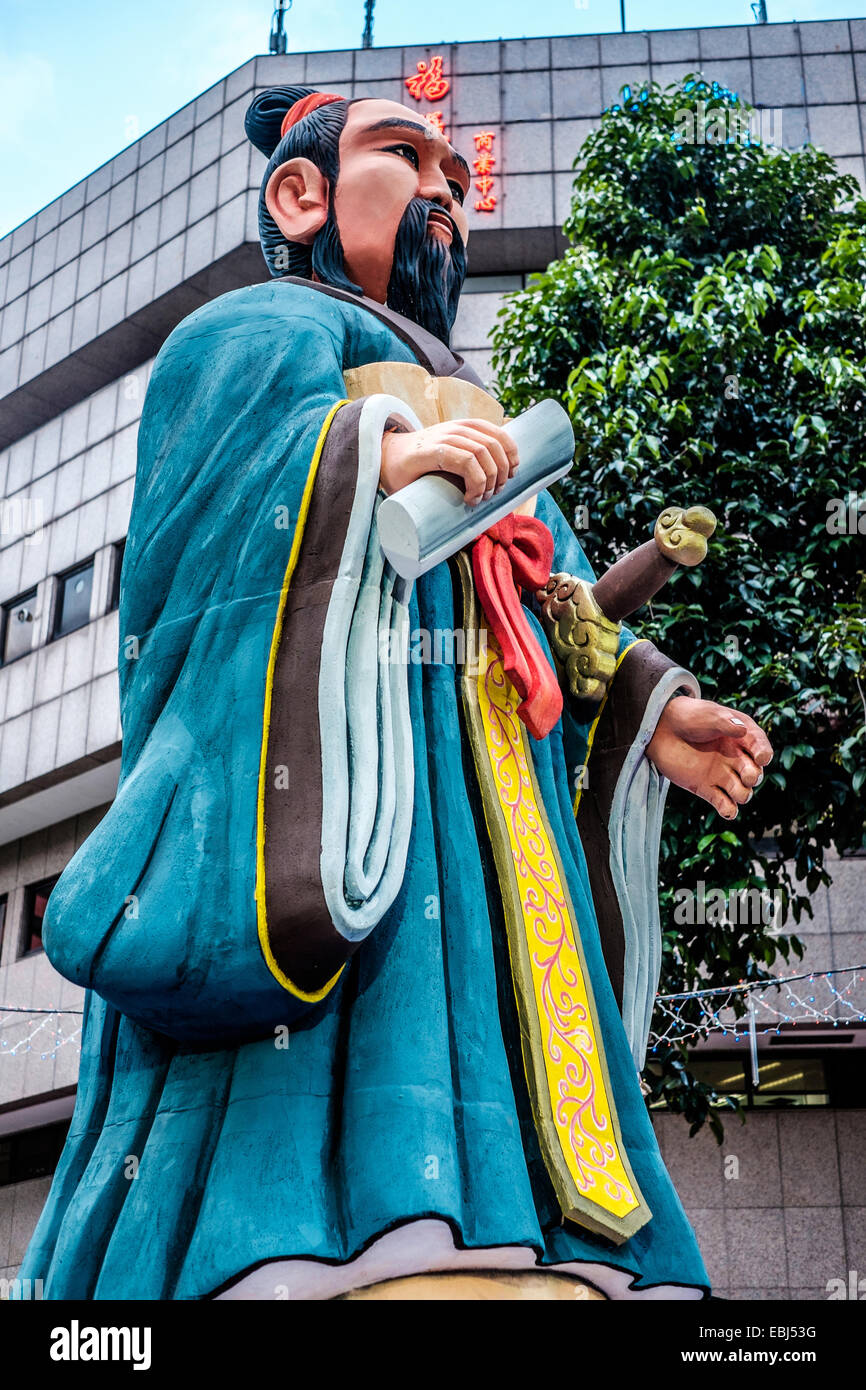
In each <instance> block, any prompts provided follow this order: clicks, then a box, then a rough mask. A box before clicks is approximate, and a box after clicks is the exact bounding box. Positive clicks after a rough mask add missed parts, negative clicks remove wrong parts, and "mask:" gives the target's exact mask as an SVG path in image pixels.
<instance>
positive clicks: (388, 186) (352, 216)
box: [334, 99, 471, 304]
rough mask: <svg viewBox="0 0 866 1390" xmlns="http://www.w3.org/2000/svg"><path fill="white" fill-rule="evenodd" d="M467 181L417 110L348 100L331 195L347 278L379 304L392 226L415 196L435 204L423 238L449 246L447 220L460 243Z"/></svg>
mask: <svg viewBox="0 0 866 1390" xmlns="http://www.w3.org/2000/svg"><path fill="white" fill-rule="evenodd" d="M470 184H471V177H470V173H469V169H468V167H467V165H466V162H465V160H463V159H462V158H461V156H460V155H458V154H457V152H456V150H454V149H453V148H452V146H451V145H450V144H449V143H448V141H447V140H446V139H445V137H444V136H443V135H441V134H440V133H439V131H437V130H436V129H435V128H434V127H433V126H431V125H429V124H428V123H427V122H426V121H424V120H421V119H419V117H418V114H417V112H414V111H410V110H409V108H408V107H406V106H401V105H400V104H399V103H398V102H395V101H379V100H374V99H371V100H368V101H359V102H356V103H355V104H354V105H352V106H350V107H349V111H348V115H347V117H346V124H345V126H344V128H343V131H342V134H341V136H340V175H339V178H338V180H337V187H336V190H335V193H334V212H335V216H336V220H337V226H338V228H339V232H340V240H341V242H342V246H343V258H344V264H345V268H346V273H347V275H348V276H349V278H350V279H351V280H354V281H355V282H356V283H357V284H359V285H361V286H362V288H363V290H364V293H365V294H366V295H368V296H369V297H370V298H371V299H376V300H378V301H379V302H380V303H383V304H384V302H385V300H386V297H387V292H388V284H389V280H390V276H391V266H392V263H393V259H394V245H395V241H396V238H397V229H398V227H399V225H400V222H401V220H402V218H403V215H404V213H405V212H406V209H407V207H408V205H409V203H410V202H411V200H412V199H413V198H425V199H428V200H429V201H430V202H432V203H435V204H436V205H437V207H436V209H434V210H433V211H431V212H430V214H429V217H428V221H427V232H426V234H427V236H429V237H432V238H435V239H437V240H438V241H440V242H441V243H444V245H445V246H450V245H451V242H452V230H451V221H452V220H453V223H454V225H455V226H456V228H457V230H458V232H459V234H460V236H461V237H462V239H463V242H464V243H465V242H466V240H467V238H468V235H469V227H468V224H467V220H466V213H465V211H464V208H463V203H464V199H465V198H466V196H467V195H468V193H469V188H470ZM440 209H441V211H440Z"/></svg>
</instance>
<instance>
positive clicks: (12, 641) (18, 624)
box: [2, 589, 36, 666]
mask: <svg viewBox="0 0 866 1390" xmlns="http://www.w3.org/2000/svg"><path fill="white" fill-rule="evenodd" d="M35 609H36V590H35V589H30V591H29V592H28V593H26V594H22V595H21V597H20V598H16V599H13V600H12V602H11V603H4V605H3V632H2V642H3V665H4V666H5V665H6V663H7V662H8V661H14V660H15V659H16V657H19V656H26V655H27V653H28V652H29V651H30V650H31V648H32V646H33V618H34V616H35Z"/></svg>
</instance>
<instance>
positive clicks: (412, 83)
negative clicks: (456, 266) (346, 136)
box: [405, 55, 497, 212]
mask: <svg viewBox="0 0 866 1390" xmlns="http://www.w3.org/2000/svg"><path fill="white" fill-rule="evenodd" d="M442 64H443V59H442V58H441V57H439V56H438V55H437V56H436V57H431V58H430V61H429V62H426V61H425V60H424V59H420V60H419V61H418V63H416V65H415V66H416V67H417V69H418V70H417V72H415V73H413V74H412V76H411V77H407V78H406V79H405V85H406V87H407V88H408V90H409V92H410V93H411V95H412V96H413V97H414V98H415V100H416V101H419V102H420V101H425V100H426V101H432V102H436V101H441V99H442V97H444V96H446V95H447V93H448V92H449V91H450V90H451V83H450V82H449V81H448V78H447V77H446V76H445V73H444V72H443V70H442ZM422 114H423V116H424V119H425V121H429V122H430V124H431V125H432V126H433V127H434V128H435V129H436V130H438V131H439V133H440V134H441V135H447V132H446V130H445V117H444V116H443V114H442V112H441V111H425V112H423V113H422ZM472 139H473V141H474V142H475V159H474V160H473V168H474V170H475V173H476V176H477V177H476V179H475V187H476V189H477V190H478V192H479V193H480V194H481V197H480V198H476V200H475V211H476V212H493V211H495V208H496V200H497V195H496V193H495V192H494V188H495V186H496V175H495V173H494V166H495V164H496V159H495V157H494V154H493V142H494V140H495V139H496V136H495V134H494V132H493V131H492V130H478V131H476V132H475V134H474V135H473V136H472Z"/></svg>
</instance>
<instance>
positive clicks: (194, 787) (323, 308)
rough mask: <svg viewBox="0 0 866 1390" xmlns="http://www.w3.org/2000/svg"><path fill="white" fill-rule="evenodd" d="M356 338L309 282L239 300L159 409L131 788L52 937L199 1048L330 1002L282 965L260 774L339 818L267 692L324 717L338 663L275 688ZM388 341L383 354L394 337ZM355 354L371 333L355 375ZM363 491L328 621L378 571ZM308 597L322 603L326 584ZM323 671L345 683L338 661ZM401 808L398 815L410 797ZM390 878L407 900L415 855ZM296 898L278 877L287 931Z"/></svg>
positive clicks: (131, 692)
mask: <svg viewBox="0 0 866 1390" xmlns="http://www.w3.org/2000/svg"><path fill="white" fill-rule="evenodd" d="M349 325H350V326H349V327H347V318H346V315H345V313H344V311H343V310H342V306H341V305H338V304H337V303H335V302H334V301H332V300H330V299H328V298H327V297H326V296H322V295H317V294H316V293H315V291H313V290H307V289H305V288H302V287H295V286H292V287H289V286H285V285H275V284H271V285H263V286H254V287H252V288H250V289H248V290H241V291H237V292H236V293H234V294H231V295H227V296H223V297H222V298H221V299H218V300H215V301H213V302H212V303H210V304H208V305H206V306H204V307H203V308H202V309H200V310H198V311H197V312H196V313H194V314H192V315H191V316H190V317H189V318H188V319H186V320H185V321H184V322H183V323H182V324H181V325H180V326H179V328H177V329H176V330H175V332H174V333H172V335H171V336H170V338H169V339H168V340H167V342H166V343H165V345H164V347H163V349H162V351H161V352H160V354H159V356H158V358H157V361H156V364H155V367H154V371H153V375H152V379H151V382H150V386H149V389H148V394H147V398H146V401H145V407H144V412H143V416H142V422H141V428H140V432H139V458H138V469H137V476H136V486H135V495H134V500H133V507H132V515H131V520H130V526H129V535H128V539H127V545H126V552H125V557H124V566H123V574H122V582H121V604H120V652H119V675H120V693H121V716H122V725H123V761H122V769H121V778H120V784H119V788H118V794H117V797H116V799H115V801H114V803H113V805H112V806H111V808H110V810H109V811H108V813H107V814H106V816H105V817H104V818H103V820H102V821H101V822H100V824H99V825H98V826H97V828H96V829H95V831H94V832H93V834H92V835H91V836H90V837H89V839H88V840H87V841H86V842H85V844H84V845H83V846H82V847H81V849H80V850H79V851H78V853H77V854H76V855H75V856H74V858H73V859H72V860H71V861H70V863H69V865H68V866H67V868H66V870H65V871H64V873H63V875H62V876H61V878H60V880H59V882H58V884H57V885H56V887H55V889H54V891H53V892H52V895H51V899H50V903H49V907H48V912H47V916H46V921H45V927H44V939H45V947H46V951H47V953H48V955H49V958H50V959H51V961H52V963H53V964H54V965H55V966H56V967H57V969H58V970H59V971H60V972H61V973H62V974H64V975H66V976H67V977H68V978H70V979H72V980H74V981H75V982H76V983H79V984H82V985H85V986H88V987H91V988H93V989H94V990H95V991H97V992H98V993H99V994H100V995H101V996H102V997H103V998H105V999H106V1000H107V1001H108V1002H109V1003H111V1004H113V1005H115V1006H116V1007H117V1008H118V1009H119V1010H120V1011H121V1012H123V1013H124V1014H127V1015H128V1016H130V1017H131V1018H133V1019H134V1020H135V1021H136V1022H138V1023H140V1024H143V1025H144V1026H146V1027H149V1028H152V1029H155V1030H157V1031H159V1032H163V1033H167V1034H169V1035H170V1036H173V1037H176V1038H178V1039H181V1040H184V1041H193V1042H197V1043H201V1042H204V1043H221V1042H225V1041H227V1040H231V1039H234V1038H244V1037H252V1036H262V1035H264V1034H266V1033H267V1032H268V1031H271V1030H272V1029H273V1028H274V1027H276V1026H277V1025H279V1024H282V1023H286V1022H288V1023H292V1022H293V1021H294V1020H295V1019H296V1018H298V1017H300V1016H301V1015H303V1014H304V1013H305V1012H306V1011H308V1010H309V1009H310V1008H311V1007H312V1006H313V1005H314V1004H315V1002H316V1001H317V999H318V998H319V997H321V996H322V993H323V992H322V991H320V990H318V989H317V988H314V989H310V990H307V989H304V988H300V989H297V990H294V991H293V990H292V989H291V988H290V987H289V983H290V982H287V980H286V979H283V978H280V973H279V971H275V970H274V968H273V961H272V959H269V956H268V950H269V946H268V937H267V934H266V933H265V934H264V935H263V933H262V916H263V911H264V910H265V909H266V906H267V903H266V892H265V889H266V886H267V885H266V883H265V877H266V875H265V868H266V867H267V868H268V869H269V874H268V877H269V879H270V881H271V882H272V883H273V884H276V883H277V878H278V877H279V874H278V865H277V864H276V862H274V863H272V864H270V865H268V866H266V865H265V864H264V861H263V842H264V841H265V839H266V837H265V833H264V832H265V829H266V826H265V820H264V813H263V803H264V786H263V783H264V782H265V781H267V782H268V783H269V785H271V787H272V788H279V792H280V795H281V796H282V797H283V798H284V801H285V802H286V803H291V804H294V805H295V806H296V807H298V808H300V812H301V823H302V828H303V830H304V833H305V834H306V836H307V838H308V840H309V842H310V843H311V844H312V845H313V846H314V847H315V848H318V846H319V842H320V838H321V825H320V824H317V822H316V816H315V815H314V814H306V813H305V812H304V804H305V797H306V781H305V768H309V767H310V765H311V752H310V750H309V749H307V750H306V762H305V763H304V761H303V760H301V761H298V759H297V757H294V758H293V757H287V758H286V759H285V766H283V765H282V762H281V760H280V759H274V758H271V760H270V761H268V748H269V739H268V708H267V706H268V701H269V691H270V713H271V715H272V716H274V717H275V718H276V715H277V714H278V715H279V720H280V721H282V722H281V727H282V728H283V729H285V728H286V727H287V726H291V724H292V722H293V721H296V722H297V727H298V728H300V727H301V726H302V715H303V714H304V713H305V712H306V710H307V709H308V708H309V707H312V708H313V709H315V710H317V711H318V695H319V690H318V684H319V676H320V674H321V672H319V671H318V670H316V669H313V668H312V667H310V665H309V663H308V662H307V663H306V664H305V661H304V660H302V661H301V663H300V665H299V667H298V669H297V671H296V672H295V677H296V678H294V677H293V678H292V679H290V680H289V681H288V683H287V684H286V683H284V684H283V685H281V686H280V687H279V692H278V700H277V704H276V706H275V703H274V699H273V677H274V674H275V670H276V659H277V656H278V654H279V652H280V640H279V628H280V625H281V623H282V622H285V625H286V630H287V631H290V630H293V629H292V621H293V620H292V615H291V613H290V612H289V613H287V611H286V610H287V607H289V604H288V595H289V594H290V593H291V594H292V603H294V597H295V595H294V592H293V590H292V584H291V581H292V577H293V574H294V571H295V570H296V568H297V564H298V561H299V557H300V555H301V553H303V550H304V536H305V532H306V525H307V523H308V521H309V516H310V510H311V507H312V506H313V503H314V499H317V493H319V492H321V490H320V489H319V487H318V483H319V482H322V480H323V478H324V472H323V474H322V477H320V478H318V482H317V476H318V470H319V467H320V466H321V464H322V458H323V455H325V453H326V445H327V444H328V439H329V435H330V432H331V430H332V429H334V428H335V422H337V421H339V420H340V417H341V414H342V413H343V412H345V411H350V412H351V411H355V412H356V414H357V410H356V406H355V405H352V406H350V405H349V403H348V402H346V401H345V400H344V396H345V392H344V384H343V371H344V366H345V365H346V362H345V357H346V351H345V348H346V339H347V334H348V333H350V332H355V330H354V329H351V322H350V321H349ZM379 333H380V336H381V335H384V336H385V337H386V338H387V340H388V341H387V343H386V344H385V345H384V346H385V348H386V351H387V349H390V348H391V335H389V334H388V333H387V330H385V329H381V330H379ZM356 337H357V334H356ZM396 348H397V351H396V352H394V351H393V350H392V351H391V355H393V356H396V355H398V354H399V352H400V351H401V348H400V345H399V344H396ZM358 351H359V348H358V344H357V342H354V343H353V345H352V354H353V355H354V361H353V362H352V363H351V364H352V365H354V362H356V361H357V360H358ZM360 351H361V360H364V358H363V352H364V351H366V352H367V354H368V357H369V356H372V359H373V360H375V359H376V357H377V354H380V355H382V354H383V344H381V343H378V342H377V341H376V339H375V334H374V333H373V332H372V331H371V334H370V342H369V343H367V344H362V345H361V349H360ZM385 414H386V415H387V409H386V411H385ZM379 423H380V426H381V425H382V424H384V418H383V420H382V421H381V422H379ZM359 425H360V421H359V420H358V418H354V419H352V420H351V421H350V423H349V426H348V428H344V429H343V430H342V433H341V439H342V444H343V446H345V445H346V441H347V439H349V438H351V437H352V436H353V434H354V435H355V436H356V435H357V430H358V427H359ZM373 433H375V428H374V430H373ZM335 438H336V436H335ZM374 447H375V446H374V445H373V444H371V445H370V448H369V449H368V455H370V452H371V451H372V450H373V449H374ZM356 452H357V451H356ZM353 457H354V456H353V454H352V452H351V450H350V451H349V452H348V453H347V452H346V450H345V447H343V449H342V452H341V450H339V449H336V448H332V449H331V450H330V452H329V458H330V465H329V469H328V470H326V471H327V473H328V480H329V481H328V486H330V487H331V488H332V492H333V489H334V486H335V483H336V482H339V480H340V476H341V475H340V468H341V465H342V466H343V472H342V479H343V481H344V482H345V483H346V487H347V495H348V497H349V499H350V503H351V502H352V499H353V498H355V497H356V496H357V492H358V488H357V487H356V481H357V480H356V478H355V476H354V475H353V474H352V473H351V469H352V467H353ZM347 470H348V471H347ZM368 472H369V462H368ZM376 477H378V468H377V470H376ZM326 481H327V480H326ZM361 490H362V491H363V493H364V499H363V503H362V506H361V511H362V512H363V511H364V510H365V509H366V527H367V531H366V532H365V533H364V535H363V536H362V537H361V538H357V537H356V543H355V545H354V550H353V551H352V554H351V555H350V556H348V557H347V559H346V562H345V563H346V565H347V566H348V569H347V570H346V572H345V573H344V572H342V571H341V569H340V567H341V565H342V564H343V552H344V546H345V543H346V540H347V535H346V532H347V528H348V524H349V522H348V517H347V515H346V514H345V512H343V513H340V514H339V515H338V514H337V512H335V513H334V515H333V517H332V526H333V530H334V535H335V537H336V543H335V545H334V546H332V553H333V554H336V556H337V572H335V573H334V574H332V575H331V576H330V578H329V579H328V583H327V585H326V588H327V593H326V594H325V595H324V597H325V600H326V602H325V605H324V611H325V612H327V611H328V608H329V607H330V598H331V597H332V596H333V593H332V591H334V592H336V593H347V592H351V591H352V587H353V585H354V586H356V589H357V585H358V583H359V582H360V579H361V577H362V574H363V569H364V563H365V556H366V553H367V539H368V535H367V533H368V532H369V529H370V516H371V512H372V507H373V505H374V503H375V497H376V487H375V483H374V485H373V487H372V492H371V488H370V486H369V478H368V479H367V481H366V482H365V484H364V487H363V488H362V489H361ZM339 491H340V489H339V487H338V488H337V489H336V492H337V493H339ZM332 504H334V505H336V503H335V501H334V495H332V496H330V498H329V497H327V496H325V495H324V494H322V495H321V496H319V497H318V515H319V520H320V522H321V519H322V516H323V515H324V517H325V520H326V521H327V512H328V507H329V506H331V505H332ZM323 506H324V512H323ZM351 510H352V508H351V505H350V507H349V515H350V514H351ZM359 526H360V528H361V530H363V527H364V519H363V518H361V521H360V522H359ZM321 529H322V528H321V526H320V527H319V532H321ZM326 529H327V528H326ZM313 558H314V559H315V557H313ZM359 566H360V568H359ZM308 572H309V567H308ZM380 587H381V586H379V588H380ZM378 592H379V589H378V588H377V593H378ZM299 597H301V598H302V599H303V602H304V603H306V604H308V605H309V604H310V603H311V602H312V601H314V600H318V602H319V604H320V606H321V600H322V593H321V592H318V593H317V591H316V590H315V585H313V587H312V588H310V586H309V585H307V586H305V587H304V588H303V590H302V591H299ZM377 601H378V600H377ZM349 607H350V609H351V608H352V602H350V603H349ZM343 617H344V619H345V621H343V623H342V626H341V627H339V631H336V629H334V630H333V631H332V632H331V633H330V635H329V638H328V641H329V642H330V647H329V650H330V651H332V652H333V653H334V654H336V653H338V651H339V648H340V644H341V643H342V644H343V645H344V646H345V644H347V643H348V641H349V638H350V635H351V627H352V624H351V621H350V619H351V613H350V614H349V617H348V618H346V615H345V613H344V614H343ZM338 626H339V625H338ZM335 633H336V635H335ZM331 639H333V640H331ZM284 650H285V648H284ZM290 655H291V653H290ZM307 655H309V652H308V651H307ZM337 664H339V658H337ZM325 666H326V673H325V677H324V681H325V684H326V685H327V682H328V679H329V677H332V676H333V672H334V670H335V669H336V668H335V666H334V663H331V664H330V666H329V665H328V663H325ZM271 751H272V752H273V751H274V750H273V748H272V749H271ZM295 752H297V741H296V748H295ZM409 760H410V762H411V755H410V759H409ZM320 775H321V774H320ZM281 778H287V779H288V780H287V781H284V782H281V781H280V779H281ZM403 794H404V795H405V788H403ZM388 797H390V801H389V804H391V802H393V801H394V800H395V798H396V791H395V789H394V788H393V787H392V788H390V789H389V791H388ZM270 809H271V811H273V807H271V808H270ZM386 809H387V808H386ZM278 819H279V818H278V817H276V816H275V821H276V820H278ZM281 829H282V830H285V829H286V825H285V823H283V824H282V826H281ZM377 844H378V842H377ZM272 846H273V848H274V849H275V850H277V851H279V853H280V854H281V855H282V857H283V858H284V859H291V858H292V856H293V855H295V853H296V843H295V842H292V841H291V840H290V841H286V840H284V839H283V840H282V841H281V840H280V839H279V837H276V838H274V839H272ZM386 858H387V856H386ZM398 858H399V856H398ZM380 867H381V866H380ZM386 870H387V872H388V883H387V887H388V888H389V890H390V888H392V887H393V883H394V881H395V880H396V879H397V878H398V877H399V873H400V867H399V862H391V863H390V865H386ZM380 876H381V875H380ZM281 891H282V889H281V887H280V885H279V884H277V887H276V889H275V892H276V898H275V902H276V905H277V906H276V916H277V918H278V917H279V913H280V911H281V909H282V906H283V904H282V899H281ZM365 891H366V889H365V888H364V886H363V885H362V886H361V889H360V890H359V893H358V896H359V897H361V898H363V896H364V892H365ZM386 903H387V893H386V894H385V895H384V897H383V898H381V899H380V900H377V901H376V902H375V903H374V904H373V907H372V909H371V911H370V912H368V913H367V918H365V919H364V920H362V921H356V922H355V926H356V931H355V935H356V937H357V938H358V939H361V938H362V937H363V934H364V932H365V931H366V930H367V929H369V925H370V921H369V920H367V919H368V918H373V917H375V916H376V913H377V912H381V911H384V910H385V905H386ZM352 906H353V904H351V903H350V904H349V909H350V908H351V907H352ZM347 912H348V915H349V916H351V912H350V911H349V910H348V909H347ZM360 916H361V917H362V918H363V913H361V914H360ZM328 963H330V962H328ZM320 964H321V962H319V961H316V962H314V965H320ZM312 974H313V975H315V974H316V972H315V970H313V972H312Z"/></svg>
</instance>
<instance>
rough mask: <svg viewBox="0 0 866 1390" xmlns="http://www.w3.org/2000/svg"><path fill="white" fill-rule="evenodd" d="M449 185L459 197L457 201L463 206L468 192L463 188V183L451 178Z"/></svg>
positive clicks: (456, 196) (455, 195)
mask: <svg viewBox="0 0 866 1390" xmlns="http://www.w3.org/2000/svg"><path fill="white" fill-rule="evenodd" d="M448 187H449V188H450V189H451V192H452V193H453V194H454V197H455V198H456V199H457V202H458V203H460V205H461V206H462V205H463V203H464V202H465V199H466V194H465V192H464V190H463V185H462V184H459V183H458V182H457V180H456V179H449V180H448Z"/></svg>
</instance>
